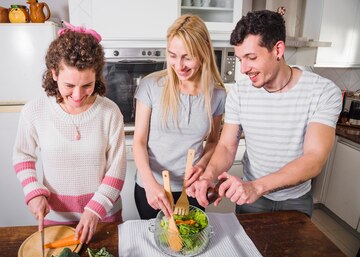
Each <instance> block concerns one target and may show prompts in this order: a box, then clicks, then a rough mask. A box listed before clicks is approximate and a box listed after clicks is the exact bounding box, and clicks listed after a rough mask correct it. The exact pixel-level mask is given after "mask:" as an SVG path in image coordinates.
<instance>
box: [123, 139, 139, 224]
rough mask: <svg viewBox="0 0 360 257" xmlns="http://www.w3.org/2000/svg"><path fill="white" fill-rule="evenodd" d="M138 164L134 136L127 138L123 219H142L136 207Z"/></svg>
mask: <svg viewBox="0 0 360 257" xmlns="http://www.w3.org/2000/svg"><path fill="white" fill-rule="evenodd" d="M135 175H136V166H135V162H134V157H133V151H132V136H127V138H126V177H125V183H124V186H123V188H122V190H121V193H120V195H121V199H122V204H123V210H122V217H123V220H124V221H125V220H134V219H140V215H139V213H138V211H137V208H136V203H135V197H134V188H135Z"/></svg>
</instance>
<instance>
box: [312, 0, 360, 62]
mask: <svg viewBox="0 0 360 257" xmlns="http://www.w3.org/2000/svg"><path fill="white" fill-rule="evenodd" d="M359 7H360V1H358V0H348V1H346V3H344V2H341V1H337V0H331V1H330V0H324V1H323V15H322V23H321V30H320V38H319V40H320V41H327V42H332V45H331V47H323V48H319V49H318V53H317V58H316V66H317V67H321V66H323V67H352V66H360V58H359V57H360V53H359V48H360V36H359V33H360V30H359V29H360V25H359V15H360V10H359Z"/></svg>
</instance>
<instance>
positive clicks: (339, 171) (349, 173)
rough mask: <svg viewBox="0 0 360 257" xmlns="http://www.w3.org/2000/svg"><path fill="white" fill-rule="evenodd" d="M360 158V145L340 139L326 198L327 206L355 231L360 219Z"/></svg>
mask: <svg viewBox="0 0 360 257" xmlns="http://www.w3.org/2000/svg"><path fill="white" fill-rule="evenodd" d="M359 157H360V145H359V144H356V143H354V142H351V141H349V140H346V139H343V138H339V139H338V141H337V143H336V149H335V155H334V161H333V165H332V169H331V173H330V178H329V185H328V188H327V192H326V196H325V206H326V207H327V208H329V209H330V210H331V211H332V212H334V213H335V214H336V215H337V216H339V218H341V219H342V220H344V221H345V222H346V223H347V224H349V225H350V226H351V227H353V228H354V229H356V228H357V226H358V222H359V217H360V201H359V199H360V187H359V185H360V169H359V167H360V158H359Z"/></svg>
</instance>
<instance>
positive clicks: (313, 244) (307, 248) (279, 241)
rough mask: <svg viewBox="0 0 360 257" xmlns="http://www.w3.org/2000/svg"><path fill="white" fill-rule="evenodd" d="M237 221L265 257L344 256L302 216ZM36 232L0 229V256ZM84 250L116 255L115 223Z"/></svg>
mask: <svg viewBox="0 0 360 257" xmlns="http://www.w3.org/2000/svg"><path fill="white" fill-rule="evenodd" d="M237 218H238V220H239V222H240V223H241V225H242V226H243V227H244V229H245V231H246V233H247V234H248V236H249V237H250V238H251V239H252V240H253V242H254V244H255V245H256V247H257V248H258V250H259V251H260V253H261V254H262V255H263V256H264V257H271V256H274V257H279V256H304V257H308V256H319V257H320V256H327V257H331V256H333V257H335V256H345V254H343V253H342V252H341V251H340V250H339V249H338V248H337V247H336V246H335V245H334V244H333V243H332V242H331V241H330V240H329V239H328V238H327V237H326V236H325V235H324V234H323V233H322V232H321V231H320V230H319V229H318V228H317V227H316V226H315V225H314V224H313V223H312V222H311V219H310V218H308V217H307V216H306V215H305V214H303V213H300V212H296V211H282V212H273V213H260V214H239V215H237ZM36 231H37V227H36V226H19V227H0V253H1V256H17V252H18V249H19V247H20V245H21V244H22V242H23V241H24V240H25V239H26V238H27V237H28V236H30V235H31V234H32V233H34V232H36ZM120 240H121V239H120ZM122 240H126V238H124V239H122ZM87 247H90V248H94V249H99V248H101V247H106V249H107V250H108V251H109V252H111V253H112V254H113V255H114V256H115V257H116V256H118V224H116V223H101V224H99V225H98V228H97V231H96V234H95V235H94V237H93V239H92V240H91V242H90V243H89V245H83V247H82V249H81V251H80V256H82V257H85V256H88V255H87V253H86V248H87Z"/></svg>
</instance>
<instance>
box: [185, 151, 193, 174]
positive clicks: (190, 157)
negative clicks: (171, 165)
mask: <svg viewBox="0 0 360 257" xmlns="http://www.w3.org/2000/svg"><path fill="white" fill-rule="evenodd" d="M194 157H195V150H194V149H192V148H190V149H189V150H188V154H187V159H186V166H185V175H184V179H185V178H186V177H187V171H188V170H189V169H190V168H191V167H192V165H193V161H194Z"/></svg>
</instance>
